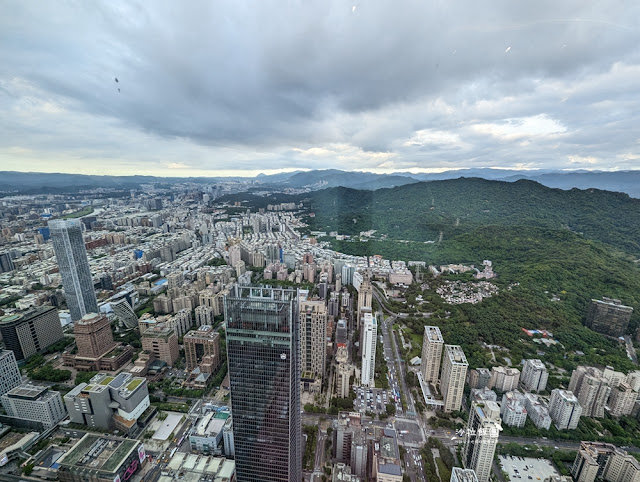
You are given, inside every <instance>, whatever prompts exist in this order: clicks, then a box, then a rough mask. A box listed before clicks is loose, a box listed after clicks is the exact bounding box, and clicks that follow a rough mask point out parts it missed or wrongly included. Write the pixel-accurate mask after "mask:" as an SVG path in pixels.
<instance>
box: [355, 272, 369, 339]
mask: <svg viewBox="0 0 640 482" xmlns="http://www.w3.org/2000/svg"><path fill="white" fill-rule="evenodd" d="M372 298H373V287H372V286H371V281H370V280H369V274H368V273H365V274H364V277H363V280H362V283H361V284H360V287H359V289H358V312H357V313H356V317H357V320H358V326H360V324H361V323H362V317H363V316H364V314H363V312H362V309H363V308H371V303H372Z"/></svg>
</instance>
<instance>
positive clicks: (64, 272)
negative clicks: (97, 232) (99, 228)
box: [49, 219, 98, 321]
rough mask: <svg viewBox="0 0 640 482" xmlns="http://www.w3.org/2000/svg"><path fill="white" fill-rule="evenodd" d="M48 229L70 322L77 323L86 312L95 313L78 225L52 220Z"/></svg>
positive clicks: (79, 224) (96, 303)
mask: <svg viewBox="0 0 640 482" xmlns="http://www.w3.org/2000/svg"><path fill="white" fill-rule="evenodd" d="M49 229H50V231H51V240H52V242H53V250H54V251H55V253H56V260H57V261H58V267H59V268H60V276H61V277H62V287H63V288H64V295H65V297H66V299H67V306H69V311H70V312H71V319H72V320H73V321H78V320H80V319H81V318H82V317H83V316H84V315H86V314H87V313H98V301H97V300H96V292H95V289H94V288H93V278H92V277H91V269H90V268H89V258H88V257H87V250H86V248H85V246H84V239H83V238H82V223H81V222H80V221H79V220H78V219H68V220H64V219H55V220H52V221H49Z"/></svg>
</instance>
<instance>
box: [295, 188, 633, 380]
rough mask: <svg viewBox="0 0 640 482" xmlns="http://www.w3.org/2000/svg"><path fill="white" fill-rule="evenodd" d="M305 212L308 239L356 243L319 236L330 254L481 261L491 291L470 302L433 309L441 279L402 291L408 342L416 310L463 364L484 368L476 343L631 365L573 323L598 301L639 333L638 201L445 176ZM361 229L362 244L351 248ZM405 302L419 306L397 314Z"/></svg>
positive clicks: (330, 198)
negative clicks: (532, 332)
mask: <svg viewBox="0 0 640 482" xmlns="http://www.w3.org/2000/svg"><path fill="white" fill-rule="evenodd" d="M305 204H307V205H308V206H309V210H310V212H313V213H314V214H315V216H314V217H308V218H307V219H306V221H307V222H309V229H310V230H320V231H327V232H329V231H338V232H339V233H340V234H351V235H354V236H356V237H355V238H354V239H351V240H348V241H335V239H333V238H327V239H330V240H331V241H332V245H333V247H334V248H335V249H336V250H338V251H341V252H345V253H349V254H354V255H374V254H380V255H382V256H384V257H385V258H389V259H404V260H420V261H425V262H427V263H428V264H434V265H441V264H448V263H465V264H475V265H476V266H479V265H480V264H481V263H482V261H483V260H484V259H489V260H492V261H493V263H494V270H495V271H496V273H498V278H497V279H496V280H494V282H495V283H496V284H497V285H498V286H499V288H500V294H499V295H498V296H495V297H493V298H489V299H485V300H484V301H482V302H481V303H479V304H477V305H447V304H445V303H444V302H443V301H442V300H441V298H440V297H439V296H438V295H436V294H435V293H433V291H432V290H433V288H434V287H437V286H439V285H440V284H441V283H443V282H444V281H443V279H442V278H437V279H435V280H434V279H427V283H428V284H429V285H430V288H431V291H427V292H425V293H411V290H410V293H409V295H408V297H407V300H408V305H398V306H397V307H396V308H397V311H404V312H408V313H410V314H415V315H416V317H410V318H408V319H407V320H405V321H404V323H405V324H406V325H407V326H408V327H409V328H410V330H411V331H412V334H411V336H412V337H417V338H416V339H419V338H420V336H421V335H422V326H423V325H424V324H425V322H426V320H425V319H424V318H422V315H421V313H420V312H421V311H428V312H431V313H433V314H432V316H431V318H430V319H429V323H432V324H436V325H438V326H440V327H441V329H442V330H443V335H444V336H445V339H446V340H447V342H448V343H457V344H461V345H463V348H465V352H466V353H467V355H468V357H469V358H470V362H471V365H472V366H488V365H490V364H491V360H490V358H488V352H487V351H486V350H483V349H481V348H480V347H479V345H478V343H477V341H478V340H480V341H483V342H486V343H489V344H498V345H503V346H507V347H508V348H509V349H510V350H511V351H510V354H509V356H510V360H511V362H512V364H517V363H518V362H519V360H520V358H522V357H536V358H538V357H541V358H543V359H544V360H545V361H548V362H550V363H552V364H553V365H555V366H557V367H561V368H564V369H566V370H571V369H572V368H573V367H575V366H576V365H577V364H589V363H593V364H601V365H607V364H608V365H613V366H615V367H618V368H620V369H625V370H629V369H632V368H633V364H632V363H631V362H630V361H629V360H628V359H627V357H626V355H625V353H624V350H623V349H622V348H621V347H619V346H618V345H617V343H616V342H614V341H612V340H609V339H606V338H605V337H603V336H601V335H599V334H596V333H594V332H592V331H590V330H589V329H587V328H585V327H584V326H583V322H584V318H585V314H586V311H587V308H588V305H589V302H590V300H591V299H592V298H600V297H602V296H608V297H614V298H619V299H620V300H622V302H623V303H625V304H628V305H630V306H633V307H634V309H635V310H634V315H633V317H632V321H631V324H630V328H629V332H630V333H632V334H634V333H635V330H636V329H637V328H638V327H639V326H640V268H639V267H638V263H637V261H636V260H637V259H638V258H639V257H640V209H639V208H640V200H637V199H632V198H629V196H627V195H626V194H619V193H611V192H607V191H599V190H585V191H581V190H577V189H574V190H571V191H561V190H559V189H550V188H547V187H544V186H542V185H540V184H537V183H535V182H532V181H526V180H521V181H517V182H515V183H508V182H502V181H486V180H481V179H456V180H447V181H435V182H428V183H417V184H411V185H406V186H401V187H397V188H393V189H381V190H378V191H373V192H371V191H355V190H350V189H344V188H336V189H327V190H324V191H318V192H314V193H311V194H310V195H309V197H308V198H307V199H306V200H305ZM371 229H375V230H377V232H376V233H375V235H374V238H373V239H369V240H367V241H366V242H364V240H363V241H359V240H357V236H358V234H359V233H360V232H361V231H367V230H371ZM454 278H455V279H463V280H465V281H469V280H471V276H470V275H461V276H457V277H454ZM415 289H417V288H415V287H412V290H415ZM417 294H423V295H424V296H425V299H426V300H427V303H426V304H424V305H422V306H420V307H418V306H417V305H416V306H415V307H411V306H409V305H413V304H414V300H415V296H416V295H417ZM522 328H527V329H534V328H538V329H548V330H551V331H552V332H553V333H554V335H555V336H556V339H557V340H558V341H560V342H561V343H562V345H563V346H562V347H560V346H556V347H550V348H546V347H544V346H542V345H536V344H534V343H532V342H531V341H532V340H531V339H530V338H529V337H527V336H526V335H524V334H523V332H522ZM417 346H418V343H416V344H415V346H414V349H415V353H413V354H417V355H419V349H416V348H417ZM539 350H542V351H543V352H544V353H543V355H540V353H538V351H539ZM581 352H582V353H584V355H582V354H580V353H581Z"/></svg>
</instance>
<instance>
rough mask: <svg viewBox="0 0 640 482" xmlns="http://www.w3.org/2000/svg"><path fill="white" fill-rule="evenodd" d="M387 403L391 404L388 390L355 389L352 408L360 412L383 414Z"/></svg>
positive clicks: (391, 400) (391, 398) (391, 399)
mask: <svg viewBox="0 0 640 482" xmlns="http://www.w3.org/2000/svg"><path fill="white" fill-rule="evenodd" d="M387 403H393V397H392V396H391V391H390V390H383V389H381V388H365V387H358V388H356V399H355V401H354V402H353V406H354V408H355V409H356V410H359V411H361V412H375V413H383V412H386V410H387Z"/></svg>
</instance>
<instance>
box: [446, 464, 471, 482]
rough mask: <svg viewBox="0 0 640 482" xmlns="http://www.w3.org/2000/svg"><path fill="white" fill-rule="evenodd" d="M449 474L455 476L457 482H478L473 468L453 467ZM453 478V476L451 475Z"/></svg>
mask: <svg viewBox="0 0 640 482" xmlns="http://www.w3.org/2000/svg"><path fill="white" fill-rule="evenodd" d="M451 475H452V476H455V478H456V479H457V480H458V482H478V476H477V475H476V472H475V470H473V469H463V468H461V467H453V468H452V469H451ZM452 478H453V477H452Z"/></svg>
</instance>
